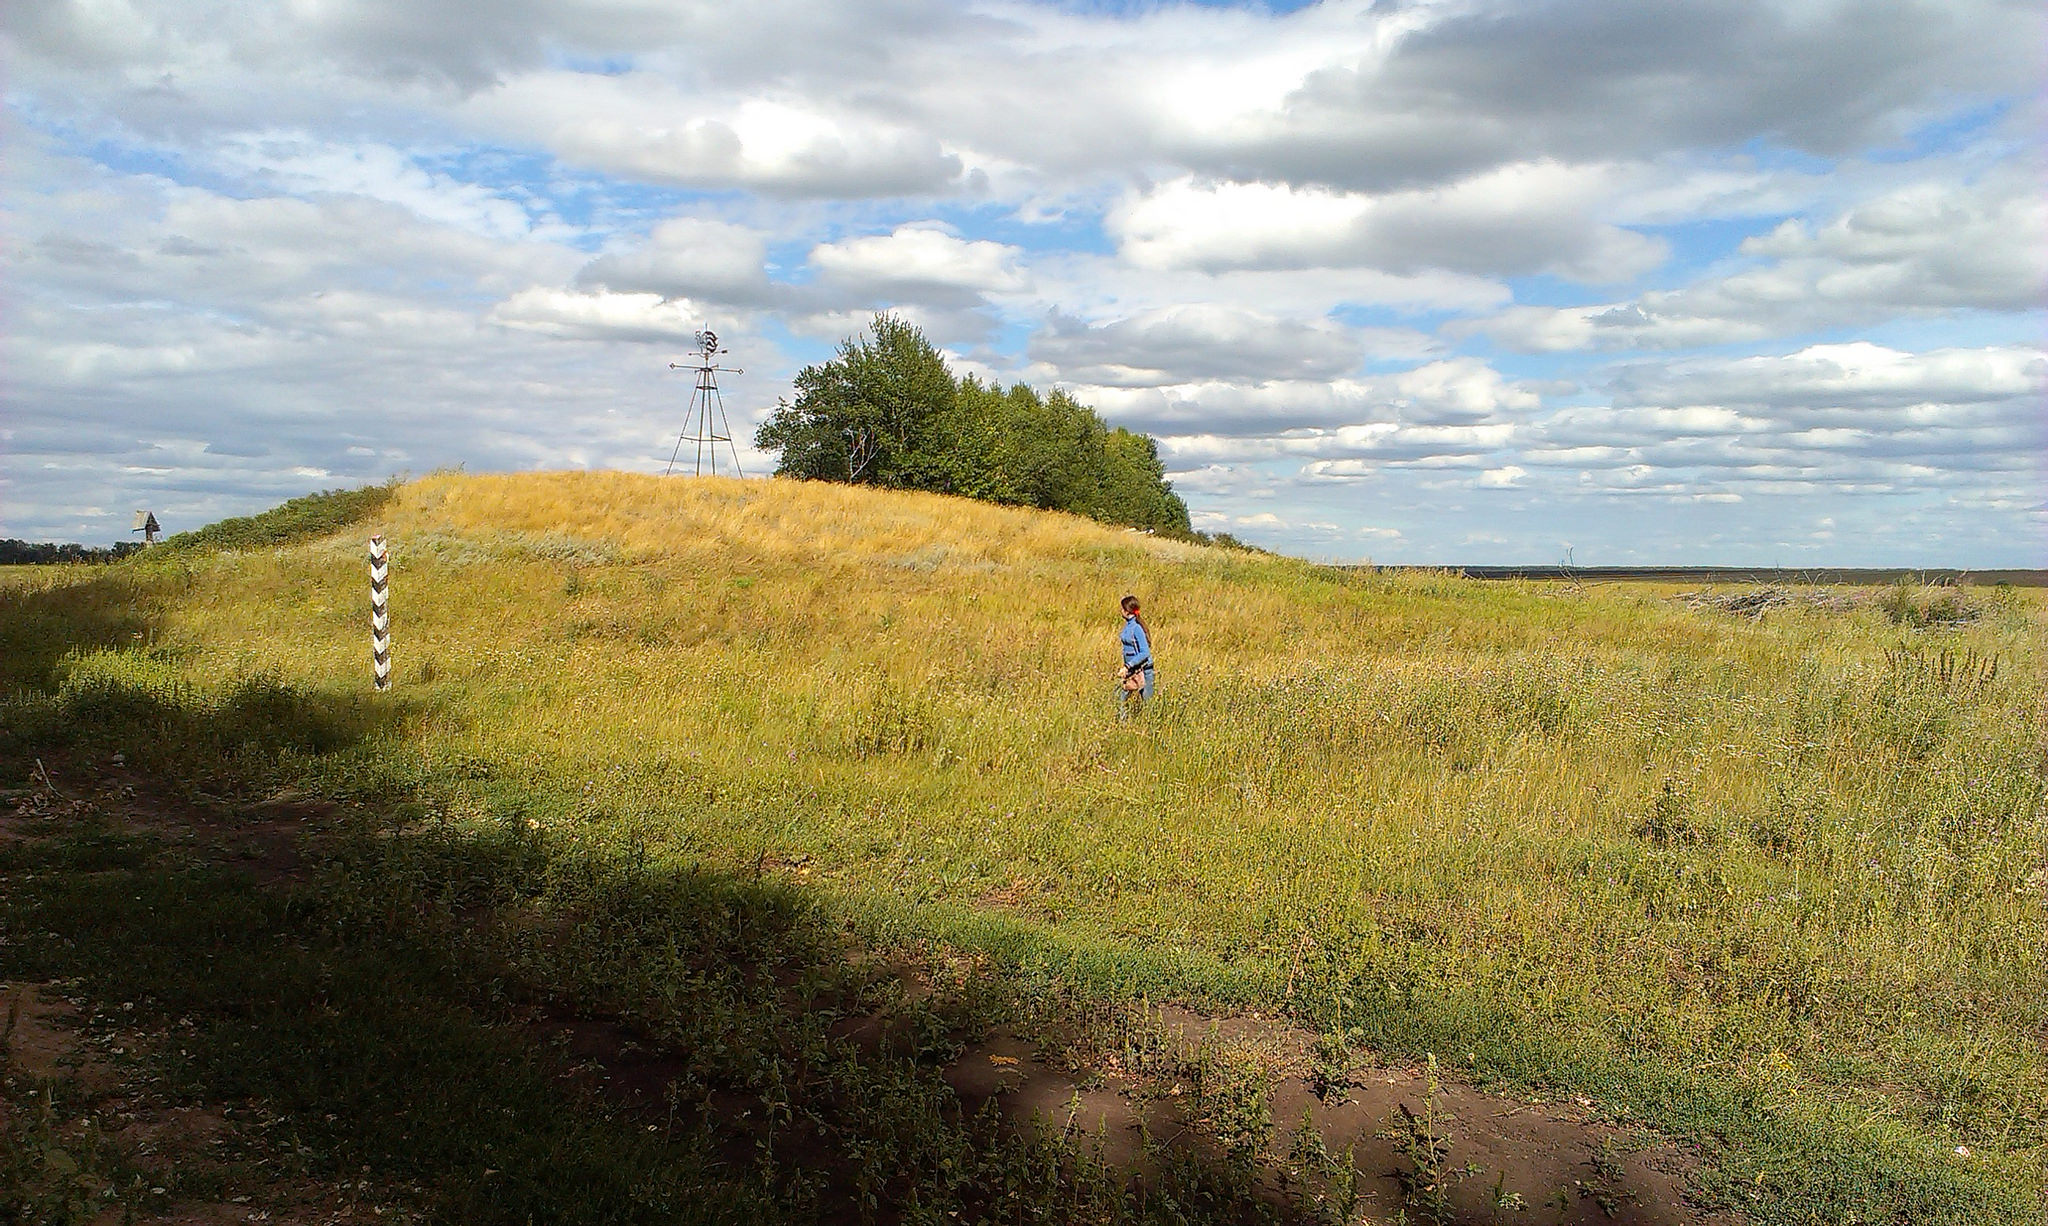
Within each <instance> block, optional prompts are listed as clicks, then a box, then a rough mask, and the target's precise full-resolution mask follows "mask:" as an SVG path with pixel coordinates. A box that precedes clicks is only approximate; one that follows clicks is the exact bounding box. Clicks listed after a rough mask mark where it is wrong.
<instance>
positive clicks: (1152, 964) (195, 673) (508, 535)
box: [0, 474, 2048, 1224]
mask: <svg viewBox="0 0 2048 1226" xmlns="http://www.w3.org/2000/svg"><path fill="white" fill-rule="evenodd" d="M371 530H376V531H381V532H383V533H385V534H386V535H387V536H388V537H389V539H390V541H391V550H392V557H393V586H392V609H393V618H394V626H395V629H394V640H395V657H396V661H397V671H396V676H397V679H398V685H397V688H396V689H395V691H394V692H393V693H391V694H390V695H388V696H384V697H381V698H379V697H374V696H372V695H370V694H369V693H368V692H367V691H368V677H369V673H368V661H367V641H366V639H367V636H366V604H365V602H366V592H365V575H364V565H363V538H364V536H365V535H367V533H368V532H369V531H371ZM1576 573H1578V574H1581V575H1588V574H1591V573H1592V572H1587V571H1581V572H1576ZM1653 577H1655V578H1658V579H1666V580H1669V579H1671V578H1672V576H1669V575H1665V574H1659V575H1656V576H1653ZM1672 590H1673V589H1667V588H1659V587H1656V586H1650V585H1643V586H1638V585H1632V584H1618V585H1609V586H1583V585H1573V584H1569V583H1561V582H1550V581H1541V580H1530V579H1509V580H1503V581H1498V582H1480V581H1477V580H1468V579H1460V578H1455V577H1451V576H1446V575H1443V574H1439V573H1418V574H1405V573H1392V572H1388V571H1371V572H1366V571H1353V570H1344V569H1340V568H1331V567H1318V566H1313V565H1310V564H1307V563H1301V562H1296V561H1292V560H1287V559H1276V558H1271V557H1264V556H1258V555H1252V554H1247V553H1241V552H1235V551H1227V550H1221V549H1212V548H1203V547H1196V546H1191V545H1183V544H1178V543H1172V542H1166V541H1160V540H1155V539H1151V538H1147V537H1143V536H1140V535H1136V534H1132V533H1128V532H1124V531H1119V530H1116V529H1110V528H1104V527H1102V526H1100V525H1096V524H1093V523H1089V522H1086V521H1083V520H1079V519H1075V518H1071V517H1065V516H1054V515H1044V514H1036V513H1031V512H1025V511H1016V510H1009V509H1002V508H996V507H991V506H985V505H980V504H975V503H968V502H962V501H958V500H951V499H943V498H937V497H929V496H922V495H908V494H890V493H880V492H873V491H865V490H856V489H849V488H844V487H834V486H821V485H797V484H792V483H786V482H761V481H756V482H739V481H730V480H715V479H714V480H689V481H685V480H673V481H660V480H655V479H651V478H639V477H629V476H622V475H616V474H545V475H528V476H503V477H497V476H492V477H486V476H477V477H466V476H454V475H443V476H435V477H431V478H428V479H426V480H423V481H419V482H415V483H412V484H409V485H405V486H402V487H399V488H398V489H397V490H396V491H395V493H394V494H393V495H392V496H391V498H390V500H389V502H388V503H385V504H384V505H382V506H381V507H378V508H376V509H375V510H373V511H371V512H370V513H369V517H368V518H366V519H364V520H362V521H361V522H359V523H355V524H353V525H351V526H350V527H348V529H347V530H346V531H344V532H341V533H339V534H334V535H315V536H313V537H311V538H309V539H301V540H297V541H294V542H291V543H286V544H276V545H264V546H261V547H256V548H249V549H242V550H232V549H230V550H226V551H215V550H213V549H209V548H204V547H201V546H200V545H194V546H191V547H181V548H162V549H158V550H155V551H152V552H151V553H149V554H147V555H145V556H143V557H141V558H138V559H135V560H132V561H129V562H125V563H121V564H119V565H116V566H113V567H107V568H95V569H77V570H68V569H67V570H55V569H52V570H44V571H40V572H37V573H34V574H24V573H21V572H14V573H9V574H6V575H5V576H4V578H0V648H4V652H0V684H4V685H5V686H6V687H8V691H9V693H10V694H11V695H12V697H10V698H9V699H8V700H7V701H8V703H9V704H10V706H9V707H8V712H9V716H8V718H9V719H11V720H16V721H24V720H30V719H32V718H45V717H51V718H55V717H56V716H51V715H50V713H52V712H56V713H58V715H59V716H62V717H63V718H73V716H70V715H63V713H64V712H80V711H84V712H90V711H91V710H103V709H110V708H109V704H115V705H118V703H119V702H122V701H128V700H129V699H124V698H122V697H121V696H123V695H127V696H130V698H132V697H133V696H136V695H140V696H143V697H146V698H148V699H149V701H150V702H151V703H154V704H156V705H155V706H151V707H149V708H148V709H149V710H152V711H162V710H175V709H190V710H195V711H198V710H215V711H218V710H221V709H224V708H225V707H226V706H228V705H231V704H233V703H235V702H237V701H242V700H243V699H241V698H238V697H237V695H238V694H239V695H242V696H243V697H244V698H246V696H247V695H248V694H249V693H251V692H254V691H252V690H250V689H249V687H250V686H251V685H263V686H272V687H278V686H281V687H283V689H284V690H285V691H286V692H288V693H290V694H292V695H296V696H297V698H296V699H295V700H294V701H297V702H300V703H302V704H303V705H306V706H308V707H310V708H311V709H312V710H314V711H316V712H320V713H322V714H321V715H320V718H319V719H315V720H311V722H309V723H308V724H307V725H306V726H307V728H308V729H310V730H309V731H306V732H305V733H304V735H302V736H297V737H296V738H295V739H294V738H293V737H286V738H285V743H283V744H282V747H281V748H280V746H279V744H277V743H273V744H269V745H268V746H258V745H255V744H254V743H253V742H252V743H251V746H250V747H248V748H247V749H246V750H241V751H238V750H237V749H236V747H234V746H226V747H224V748H223V749H222V750H221V752H222V753H223V754H225V755H226V756H227V757H229V758H232V757H233V756H234V754H235V753H237V752H246V753H247V754H249V755H258V754H262V755H268V757H267V758H266V759H265V760H266V762H267V763H269V764H270V765H269V769H274V770H276V771H277V772H279V774H280V777H281V778H288V779H289V780H291V781H293V782H295V783H296V784H297V785H298V786H300V787H302V788H307V789H311V790H314V791H328V792H334V793H350V794H361V793H364V792H366V791H369V790H372V789H374V788H375V787H378V786H386V785H389V786H397V785H401V784H402V786H403V787H404V788H405V789H407V791H408V794H412V795H418V796H422V797H426V798H428V800H429V801H430V803H431V806H432V807H433V809H434V810H435V811H436V812H438V813H440V814H442V815H444V816H446V817H449V818H451V819H454V820H457V821H467V822H476V823H484V824H488V823H491V822H502V821H505V820H508V819H509V820H514V821H518V822H524V823H529V824H531V825H533V826H534V827H536V828H541V829H553V830H560V831H564V832H572V833H573V834H574V836H575V837H577V838H582V839H588V840H592V841H598V842H606V841H609V842H612V843H616V844H621V845H624V844H630V845H632V846H634V847H635V848H638V849H643V850H644V853H645V854H646V855H647V856H649V857H651V858H653V859H654V860H656V861H658V862H664V863H675V864H700V865H706V866H715V867H719V868H729V869H736V870H744V871H747V872H757V873H758V872H769V873H776V874H780V875H783V876H786V877H787V878H788V879H789V880H791V881H793V882H798V883H800V884H801V887H802V888H803V889H804V890H805V891H807V892H810V893H812V894H814V895H816V896H817V897H819V898H821V899H823V900H826V901H827V902H828V903H829V904H830V905H831V906H833V907H835V908H838V909H840V910H842V911H843V912H844V913H845V914H846V916H847V917H848V918H849V920H850V921H852V922H853V923H855V924H856V925H857V926H859V927H861V929H862V931H864V932H867V933H870V934H872V935H873V936H874V938H875V939H877V940H884V939H888V938H889V937H890V936H891V934H896V935H901V934H906V933H910V934H918V935H924V936H938V937H941V938H943V939H945V940H946V941H949V942H952V943H953V944H955V945H956V946H958V947H961V948H964V949H970V950H977V951H984V952H985V953H986V954H987V955H988V956H989V957H991V958H993V959H994V960H995V961H996V962H997V963H998V964H1000V965H1002V966H1005V967H1008V968H1011V971H1012V972H1013V973H1014V974H1015V975H1017V976H1020V977H1024V978H1032V979H1035V980H1038V981H1044V980H1048V979H1058V980H1060V981H1061V982H1063V983H1065V984H1068V985H1072V986H1074V987H1075V989H1076V990H1080V991H1084V992H1086V993H1093V994H1097V995H1106V996H1113V997H1135V996H1138V995H1141V994H1143V995H1148V996H1150V997H1151V998H1153V999H1166V998H1182V999H1189V1000H1197V1001H1206V1002H1210V1003H1212V1004H1222V1005H1225V1006H1236V1007H1242V1008H1248V1009H1260V1010H1270V1011H1277V1012H1280V1013H1283V1014H1285V1015H1287V1016H1289V1017H1291V1018H1294V1019H1297V1020H1299V1021H1300V1022H1302V1023H1304V1024H1306V1025H1308V1026H1310V1027H1312V1028H1314V1029H1317V1030H1319V1031H1323V1032H1326V1033H1330V1034H1335V1035H1341V1036H1346V1037H1347V1038H1348V1039H1349V1040H1350V1041H1351V1042H1355V1043H1357V1044H1360V1045H1362V1046H1364V1047H1367V1048H1370V1049H1373V1050H1376V1051H1380V1052H1385V1053H1390V1054H1393V1055H1398V1056H1403V1057H1409V1056H1412V1057H1418V1058H1419V1057H1420V1056H1422V1055H1423V1054H1425V1053H1433V1054H1434V1055H1435V1056H1436V1057H1437V1058H1438V1060H1439V1061H1440V1062H1441V1063H1442V1064H1443V1065H1444V1066H1445V1067H1446V1068H1447V1069H1448V1070H1450V1071H1451V1072H1452V1073H1454V1074H1456V1075H1458V1076H1461V1077H1464V1078H1466V1079H1470V1080H1472V1081H1475V1082H1477V1083H1480V1084H1485V1085H1498V1086H1507V1087H1515V1088H1519V1089H1522V1090H1531V1089H1533V1090H1538V1091H1543V1092H1548V1093H1561V1094H1571V1095H1583V1096H1586V1097H1588V1098H1590V1099H1592V1100H1594V1101H1596V1102H1597V1103H1599V1104H1602V1105H1603V1106H1604V1107H1605V1108H1607V1109H1610V1110H1612V1111H1613V1112H1616V1113H1618V1114H1619V1115H1621V1116H1624V1117H1626V1118H1631V1119H1637V1120H1642V1121H1646V1122H1648V1123H1650V1124H1652V1125H1655V1126H1656V1127H1658V1128H1660V1129H1663V1130H1665V1131H1666V1132H1668V1133H1670V1134H1672V1135H1675V1136H1678V1137H1682V1138H1686V1139H1688V1140H1689V1141H1691V1142H1693V1143H1695V1144H1697V1145H1698V1146H1700V1147H1702V1149H1703V1151H1704V1152H1705V1154H1706V1155H1707V1157H1708V1160H1709V1162H1710V1163H1711V1166H1712V1175H1711V1181H1710V1187H1709V1188H1708V1189H1707V1191H1709V1192H1711V1193H1712V1195H1714V1196H1716V1197H1720V1198H1722V1200H1723V1201H1724V1202H1725V1203H1729V1204H1734V1205H1736V1206H1738V1207H1741V1208H1743V1209H1745V1210H1747V1211H1748V1212H1749V1213H1750V1214H1751V1215H1752V1216H1753V1217H1754V1218H1755V1220H1759V1221H1781V1222H1792V1221H1827V1222H1837V1221H1842V1222H1848V1221H1858V1222H1869V1221H1905V1222H1934V1221H1955V1222H1962V1221H1984V1222H2011V1223H2022V1222H2025V1223H2030V1224H2031V1223H2037V1222H2039V1221H2040V1220H2041V1211H2042V1201H2041V1186H2042V1162H2043V1155H2044V1144H2048V1106H2044V1104H2048V1052H2044V1047H2043V1035H2044V1034H2048V959H2044V957H2043V950H2044V949H2048V812H2044V803H2043V797H2044V773H2048V723H2044V718H2048V717H2044V714H2043V710H2044V708H2043V696H2044V692H2048V685H2044V680H2048V678H2044V667H2048V660H2044V653H2043V644H2044V642H2048V638H2044V631H2048V605H2044V602H2043V599H2042V597H2041V595H2040V593H2039V592H2037V591H2032V590H2023V589H2020V588H1994V587H1978V588H1972V589H1968V590H1967V591H1966V592H1965V593H1964V595H1963V597H1962V598H1961V602H1960V603H1959V604H1958V603H1955V601H1956V599H1957V598H1956V597H1954V595H1953V594H1952V593H1950V592H1934V591H1929V590H1922V589H1917V588H1899V589H1896V590H1892V591H1889V592H1886V593H1882V594H1881V595H1882V597H1883V598H1882V599H1875V598H1874V599H1870V600H1866V601H1862V602H1858V603H1855V604H1854V605H1853V607H1850V606H1845V607H1843V608H1840V609H1827V608H1821V607H1789V608H1783V609H1774V610H1771V611H1770V612H1769V613H1768V614H1767V615H1766V616H1764V617H1762V618H1760V619H1752V618H1748V617H1737V616H1731V615H1728V614H1725V613H1720V612H1715V611H1713V610H1711V609H1693V608H1688V607H1686V606H1685V605H1683V604H1681V603H1679V602H1677V601H1674V600H1673V599H1671V591H1672ZM1127 591H1129V592H1135V593H1137V594H1138V595H1140V596H1141V597H1143V598H1144V600H1145V608H1146V614H1147V617H1148V619H1149V620H1150V622H1151V623H1152V626H1153V629H1154V634H1155V640H1156V650H1157V655H1158V659H1159V665H1160V672H1159V680H1160V696H1159V698H1158V699H1157V701H1156V702H1155V704H1154V705H1153V707H1152V708H1151V709H1150V710H1148V711H1146V712H1145V713H1144V715H1143V717H1142V718H1141V719H1140V720H1138V721H1136V722H1134V723H1132V724H1130V725H1128V726H1119V725H1118V724H1117V723H1116V722H1115V721H1114V720H1113V718H1112V715H1111V706H1112V668H1113V667H1114V664H1115V660H1116V657H1115V639H1114V636H1115V632H1116V629H1117V623H1118V617H1117V613H1116V599H1117V597H1119V596H1121V595H1122V594H1123V593H1125V592H1127ZM1936 601H1949V602H1951V603H1949V604H1946V605H1942V606H1941V609H1942V610H1943V613H1942V615H1941V616H1939V617H1932V618H1929V617H1923V616H1920V615H1919V613H1921V612H1924V611H1925V610H1926V609H1927V608H1928V607H1930V604H1931V602H1936ZM1958 610H1959V612H1956V611H1958ZM1949 612H1956V616H1953V617H1951V616H1949V615H1948V613H1949ZM1923 622H1928V623H1931V624H1924V625H1923V624H1922V623H1923ZM1994 662H1995V664H1994ZM238 687H241V688H239V689H238ZM66 704H69V705H68V706H67V705H66ZM95 704H97V705H95ZM37 712H42V713H43V714H42V715H37V714H36V713H37ZM77 718H83V716H78V717H77ZM323 721H324V722H323ZM184 726H185V725H182V724H178V723H177V722H176V721H174V720H170V719H169V718H168V717H165V718H162V719H159V721H158V723H157V724H156V725H154V726H153V727H154V729H155V732H154V733H153V734H152V735H148V736H145V735H140V734H143V733H148V732H150V729H146V728H140V727H138V728H134V729H132V730H131V732H132V733H134V734H137V735H135V736H134V737H133V740H134V744H133V745H132V746H131V748H130V749H129V751H128V752H129V753H130V754H131V755H132V756H133V757H134V758H136V759H137V760H143V761H149V760H155V761H156V762H157V764H158V765H159V766H160V767H161V768H162V769H165V770H167V771H172V772H178V771H184V772H187V773H190V772H191V771H192V770H193V769H195V768H194V767H193V764H192V763H191V762H189V761H180V760H179V755H180V754H181V753H187V752H188V750H189V747H188V746H186V745H183V744H181V742H180V741H179V739H178V738H179V736H180V735H181V733H180V731H179V729H180V728H182V727H184ZM1531 1220H1534V1219H1531Z"/></svg>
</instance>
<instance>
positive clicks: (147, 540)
mask: <svg viewBox="0 0 2048 1226" xmlns="http://www.w3.org/2000/svg"><path fill="white" fill-rule="evenodd" d="M129 531H130V532H140V533H141V534H142V543H143V544H145V545H154V544H156V538H157V536H158V535H159V534H161V533H162V532H163V529H162V528H161V527H158V526H157V522H156V513H155V512H153V511H137V512H136V513H135V526H134V527H133V528H130V529H129Z"/></svg>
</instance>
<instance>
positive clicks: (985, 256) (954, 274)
mask: <svg viewBox="0 0 2048 1226" xmlns="http://www.w3.org/2000/svg"><path fill="white" fill-rule="evenodd" d="M1018 254H1019V252H1018V250H1017V248H1015V247H1011V246H1008V245H1006V244H1003V243H996V242H989V241H987V240H971V241H970V240H966V239H961V238H956V237H954V236H953V235H951V234H948V233H946V232H944V231H943V230H939V229H935V228H932V227H929V226H920V225H909V226H900V227H898V228H897V229H896V230H895V231H893V232H892V233H889V234H883V235H868V236H866V237H862V238H849V239H842V240H840V241H839V242H836V243H823V244H820V245H819V246H817V247H815V248H813V249H812V250H811V255H810V263H811V265H812V266H813V267H815V268H816V269H817V270H818V273H819V275H820V276H822V277H824V278H826V279H827V280H829V281H832V282H836V283H838V284H840V285H846V286H854V287H859V288H861V289H863V290H883V291H897V292H901V291H904V290H910V291H916V290H940V291H945V290H958V291H966V292H968V293H972V294H983V293H1001V292H1008V291H1015V290H1019V289H1022V288H1023V287H1024V285H1025V277H1024V274H1023V273H1022V272H1021V271H1020V270H1019V268H1018V266H1017V257H1018Z"/></svg>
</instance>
